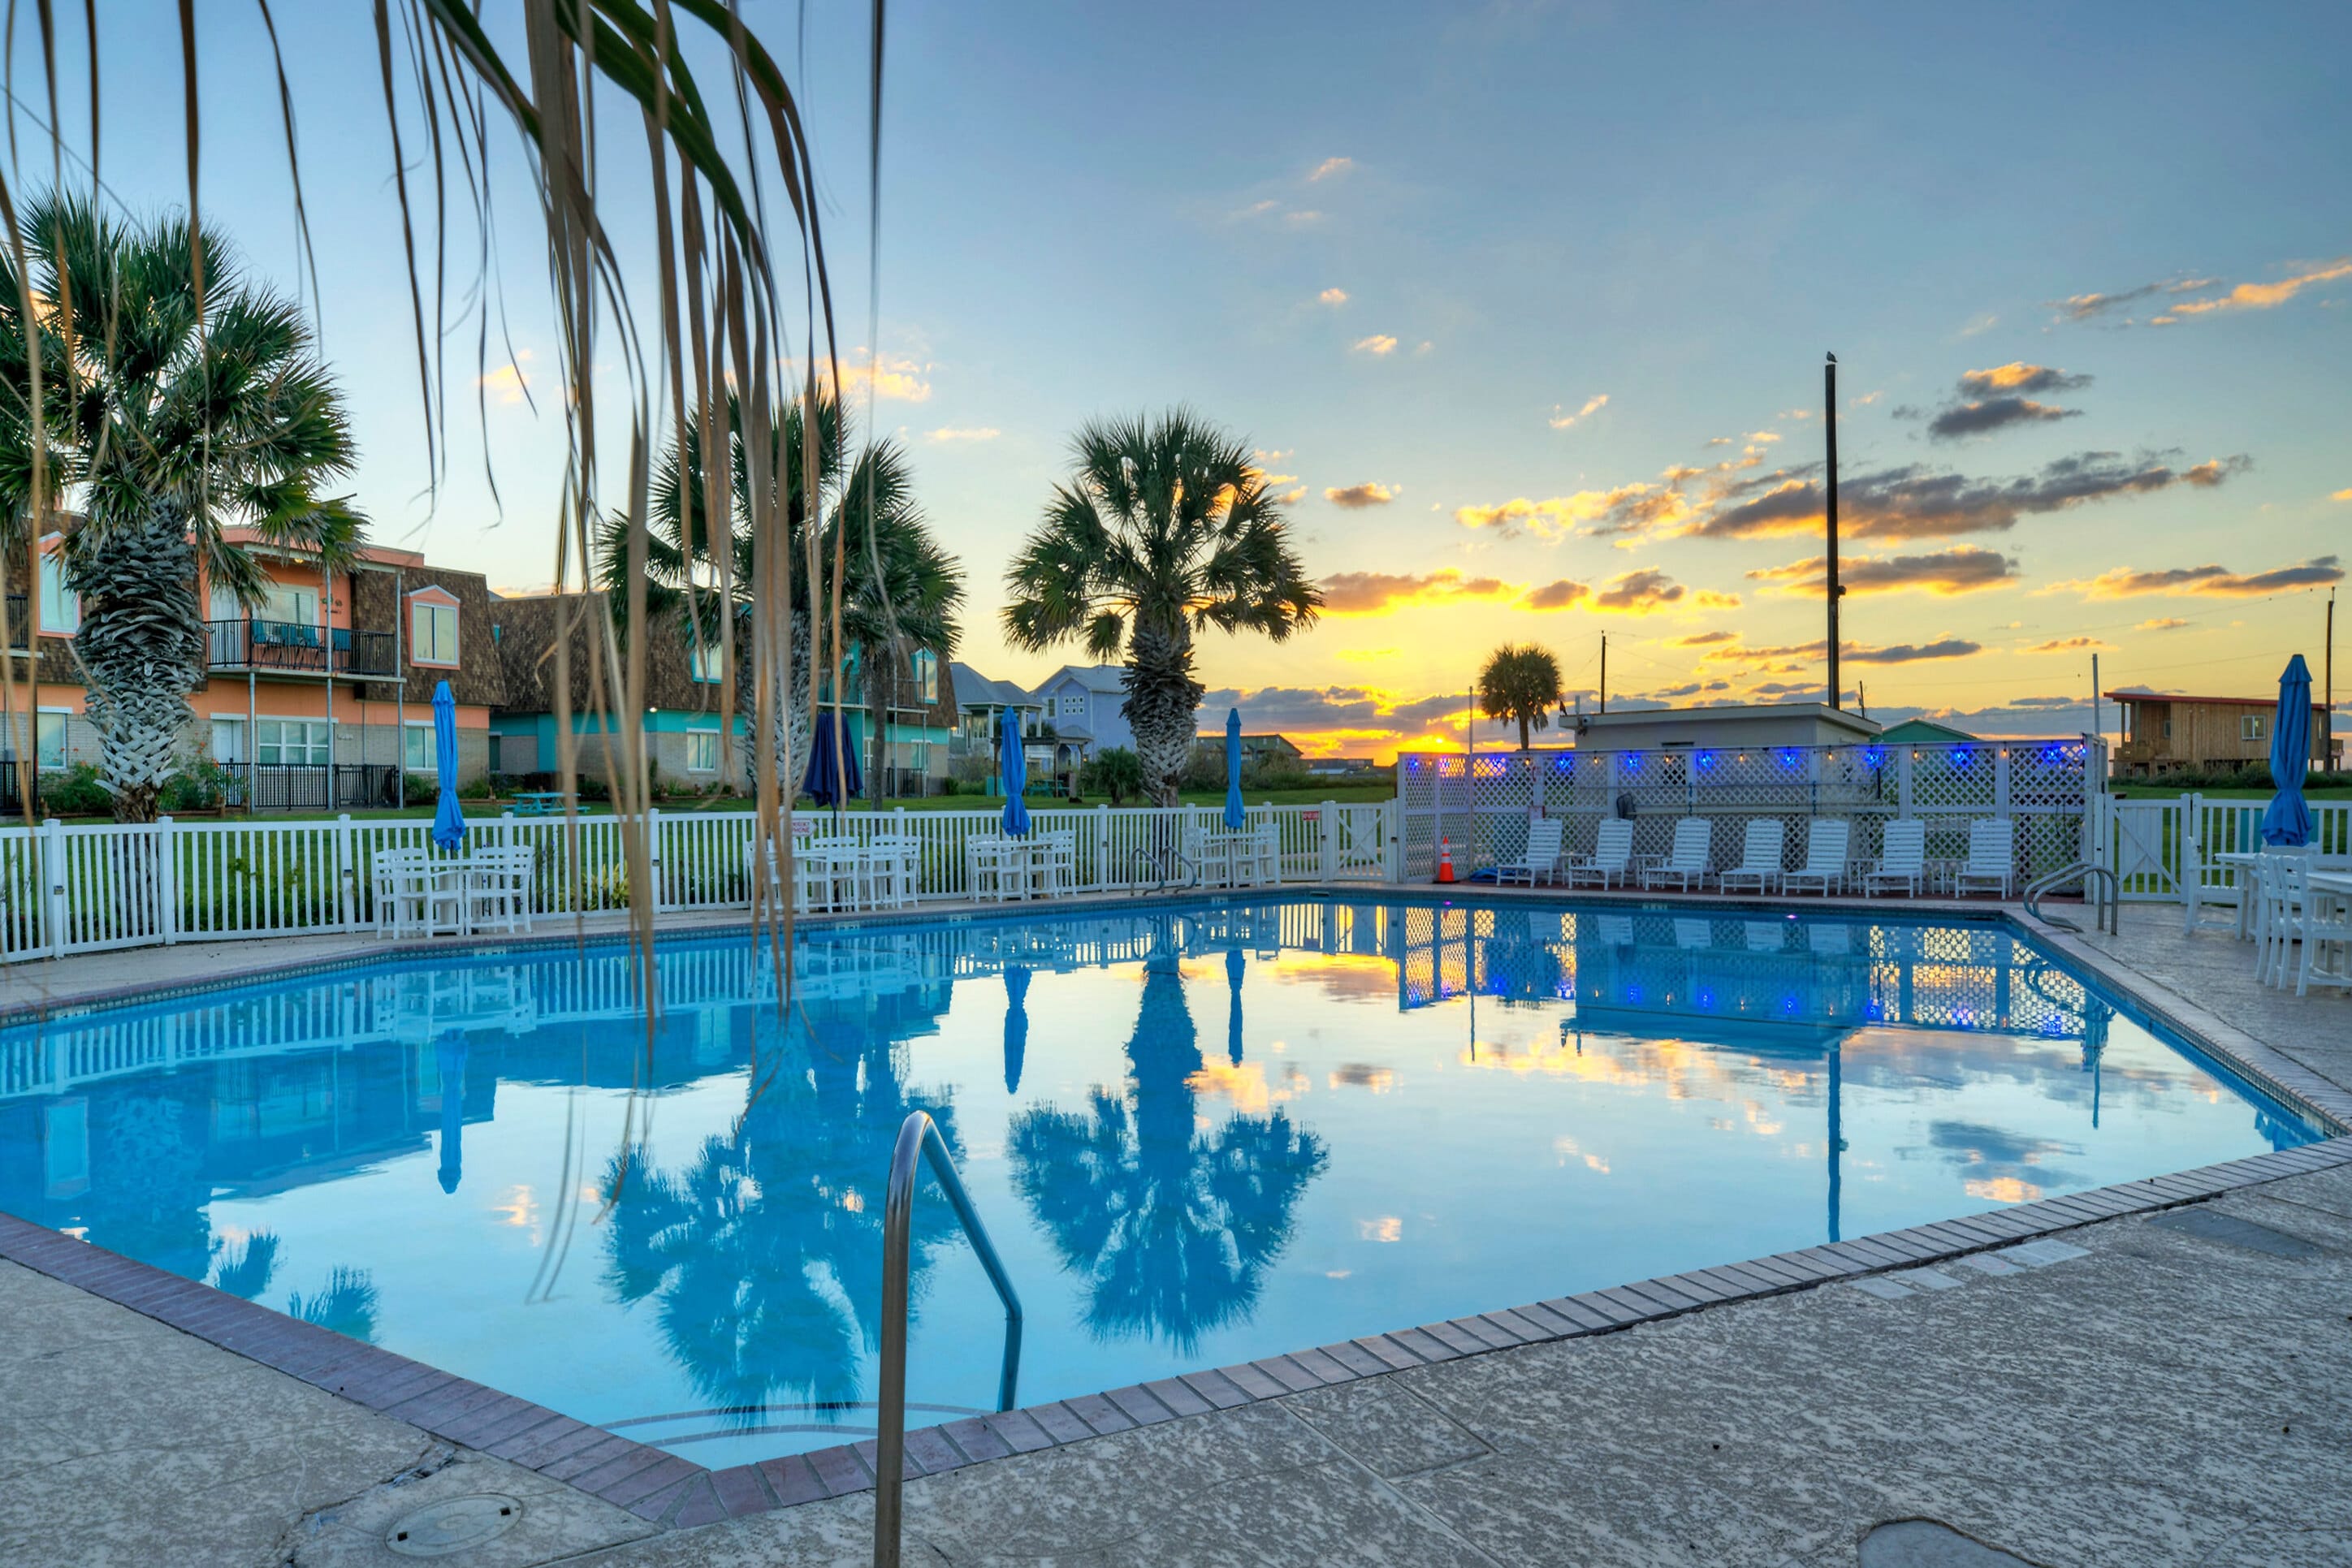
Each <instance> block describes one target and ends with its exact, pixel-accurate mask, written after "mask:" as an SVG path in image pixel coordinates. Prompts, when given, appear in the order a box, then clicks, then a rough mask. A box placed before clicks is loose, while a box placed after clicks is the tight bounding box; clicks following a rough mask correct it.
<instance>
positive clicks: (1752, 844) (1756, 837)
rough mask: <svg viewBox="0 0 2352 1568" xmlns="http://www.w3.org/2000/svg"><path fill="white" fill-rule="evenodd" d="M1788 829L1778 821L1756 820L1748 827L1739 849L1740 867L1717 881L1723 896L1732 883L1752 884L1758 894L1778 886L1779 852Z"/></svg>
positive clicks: (1743, 885) (1774, 819) (1773, 819)
mask: <svg viewBox="0 0 2352 1568" xmlns="http://www.w3.org/2000/svg"><path fill="white" fill-rule="evenodd" d="M1788 834H1789V825H1788V824H1787V823H1786V822H1783V821H1780V818H1778V817H1757V818H1754V819H1752V820H1750V821H1749V822H1748V836H1747V838H1746V840H1745V841H1743V842H1742V844H1741V845H1740V851H1739V863H1738V865H1736V866H1733V867H1732V868H1731V869H1730V870H1728V871H1727V872H1725V873H1723V874H1722V875H1721V876H1719V877H1717V879H1716V885H1717V886H1718V887H1720V888H1722V889H1723V891H1724V892H1726V893H1729V892H1730V891H1731V887H1732V883H1738V884H1739V885H1741V886H1742V887H1745V886H1748V885H1749V884H1750V883H1753V884H1754V886H1755V888H1756V891H1757V892H1759V893H1769V892H1771V891H1772V890H1773V889H1774V888H1777V887H1779V886H1780V852H1781V849H1782V847H1783V846H1784V845H1785V844H1786V843H1787V842H1788Z"/></svg>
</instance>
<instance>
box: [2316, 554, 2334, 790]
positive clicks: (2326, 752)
mask: <svg viewBox="0 0 2352 1568" xmlns="http://www.w3.org/2000/svg"><path fill="white" fill-rule="evenodd" d="M2326 647H2327V653H2326V658H2324V659H2323V660H2322V661H2321V667H2322V668H2323V669H2325V670H2326V672H2327V673H2326V675H2324V676H2323V677H2321V678H2322V680H2323V682H2324V683H2325V685H2324V688H2323V689H2324V690H2325V691H2326V702H2327V707H2326V711H2325V712H2323V713H2322V714H2321V715H2320V716H2319V765H2320V766H2321V767H2322V768H2329V769H2331V770H2332V769H2333V768H2335V766H2336V591H2335V590H2334V589H2332V588H2331V589H2329V590H2328V591H2327V643H2326Z"/></svg>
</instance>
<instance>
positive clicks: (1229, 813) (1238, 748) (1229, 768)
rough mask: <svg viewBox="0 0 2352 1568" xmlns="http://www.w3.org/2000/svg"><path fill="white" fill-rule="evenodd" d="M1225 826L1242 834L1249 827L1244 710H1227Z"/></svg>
mask: <svg viewBox="0 0 2352 1568" xmlns="http://www.w3.org/2000/svg"><path fill="white" fill-rule="evenodd" d="M1225 826H1227V827H1228V828H1231V829H1232V830H1233V831H1235V832H1237V833H1238V832H1240V831H1242V830H1243V829H1244V828H1246V827H1248V826H1249V810H1248V809H1247V808H1246V807H1244V805H1243V804H1242V710H1241V709H1239V708H1237V707H1229V708H1227V709H1226V710H1225Z"/></svg>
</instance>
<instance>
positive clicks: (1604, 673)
mask: <svg viewBox="0 0 2352 1568" xmlns="http://www.w3.org/2000/svg"><path fill="white" fill-rule="evenodd" d="M1608 711H1609V633H1608V632H1602V633H1601V712H1602V713H1607V712H1608Z"/></svg>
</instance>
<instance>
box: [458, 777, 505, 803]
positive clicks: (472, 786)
mask: <svg viewBox="0 0 2352 1568" xmlns="http://www.w3.org/2000/svg"><path fill="white" fill-rule="evenodd" d="M498 792H499V787H498V781H497V780H496V779H490V778H488V777H487V776H485V777H483V778H480V779H474V780H473V781H472V782H471V783H467V784H460V785H459V786H457V799H459V800H494V799H496V798H497V796H498Z"/></svg>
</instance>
